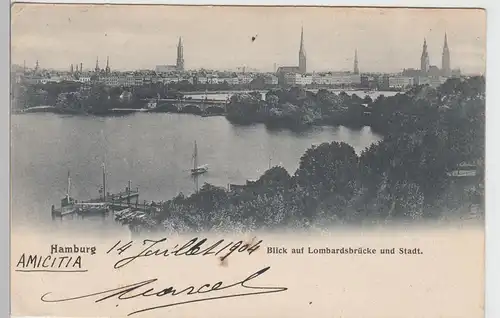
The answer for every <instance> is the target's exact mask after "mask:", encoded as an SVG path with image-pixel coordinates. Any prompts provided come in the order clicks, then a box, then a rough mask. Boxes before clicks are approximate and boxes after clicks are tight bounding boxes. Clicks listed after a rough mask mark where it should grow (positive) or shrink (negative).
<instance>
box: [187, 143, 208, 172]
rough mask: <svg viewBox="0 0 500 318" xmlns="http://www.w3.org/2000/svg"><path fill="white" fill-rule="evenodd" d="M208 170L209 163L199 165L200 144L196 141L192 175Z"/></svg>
mask: <svg viewBox="0 0 500 318" xmlns="http://www.w3.org/2000/svg"><path fill="white" fill-rule="evenodd" d="M207 171H208V165H200V166H199V165H198V146H197V145H196V141H195V142H194V152H193V168H192V169H191V174H192V175H199V174H203V173H205V172H207Z"/></svg>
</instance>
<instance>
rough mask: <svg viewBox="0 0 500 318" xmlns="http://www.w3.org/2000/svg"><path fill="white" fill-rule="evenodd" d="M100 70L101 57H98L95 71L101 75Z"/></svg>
mask: <svg viewBox="0 0 500 318" xmlns="http://www.w3.org/2000/svg"><path fill="white" fill-rule="evenodd" d="M100 70H101V69H100V68H99V57H97V59H96V60H95V69H94V71H95V72H96V73H99V71H100Z"/></svg>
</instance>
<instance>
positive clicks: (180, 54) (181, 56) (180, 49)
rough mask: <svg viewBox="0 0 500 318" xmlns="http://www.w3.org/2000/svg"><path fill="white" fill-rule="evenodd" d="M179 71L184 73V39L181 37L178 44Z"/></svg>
mask: <svg viewBox="0 0 500 318" xmlns="http://www.w3.org/2000/svg"><path fill="white" fill-rule="evenodd" d="M176 66H177V70H178V71H184V45H183V44H182V38H181V37H179V43H178V44H177V65H176Z"/></svg>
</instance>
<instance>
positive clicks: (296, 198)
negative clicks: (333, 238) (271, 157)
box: [131, 78, 484, 232]
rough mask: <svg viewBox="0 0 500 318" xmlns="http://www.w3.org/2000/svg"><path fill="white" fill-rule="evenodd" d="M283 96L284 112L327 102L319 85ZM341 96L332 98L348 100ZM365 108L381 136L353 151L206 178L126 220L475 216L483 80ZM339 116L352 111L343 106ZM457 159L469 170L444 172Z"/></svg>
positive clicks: (340, 149)
mask: <svg viewBox="0 0 500 318" xmlns="http://www.w3.org/2000/svg"><path fill="white" fill-rule="evenodd" d="M289 93H290V92H288V93H287V92H285V93H284V94H285V95H284V96H283V95H282V96H279V94H280V93H279V92H278V94H277V101H278V102H277V103H276V104H275V105H276V106H277V108H278V107H279V105H281V104H282V103H281V102H282V101H283V100H286V99H289V100H290V99H292V98H295V101H296V102H297V104H299V106H295V105H294V107H290V106H287V107H289V108H290V109H292V110H293V111H295V112H291V113H292V114H300V115H303V113H300V111H301V109H302V110H303V108H302V107H301V106H303V105H304V104H306V103H310V102H311V101H316V102H318V100H321V99H323V101H324V100H326V101H332V100H331V99H332V95H329V94H328V93H325V92H323V93H321V92H318V94H320V96H323V97H320V98H318V95H315V96H311V95H309V96H307V95H306V96H305V97H304V96H303V95H302V96H299V97H297V94H296V93H293V94H292V95H291V97H290V94H289ZM299 93H300V92H299ZM294 96H295V97H294ZM340 98H341V99H340V102H341V103H345V102H346V101H347V102H348V103H349V101H352V99H347V98H346V97H345V96H340ZM242 101H245V103H243V102H242ZM275 101H276V99H275ZM338 101H339V99H334V100H333V101H332V102H331V103H325V102H323V103H322V104H319V105H318V104H316V107H318V106H319V108H320V110H321V107H324V106H325V105H327V106H328V105H330V106H332V108H330V109H331V110H333V111H334V112H336V111H339V112H340V113H342V110H340V109H342V107H340V108H338V107H337V106H339V104H338V103H336V102H338ZM232 102H233V105H234V104H236V103H240V104H241V105H246V106H248V107H246V108H240V110H242V109H244V112H245V111H248V110H251V112H250V114H249V113H248V112H247V113H242V114H240V115H243V114H246V115H247V116H248V115H261V114H263V113H262V112H260V111H261V110H262V109H263V108H261V107H260V106H262V105H263V104H262V103H260V102H256V100H255V99H252V96H250V97H248V96H243V97H242V98H241V97H238V98H236V99H235V100H233V101H232ZM301 102H302V103H303V104H300V103H301ZM289 103H290V102H289ZM290 104H291V103H290ZM340 105H342V104H340ZM350 105H352V106H353V107H356V105H354V104H353V103H350ZM382 106H383V107H382ZM311 108H312V109H314V107H311ZM264 109H265V108H264ZM326 109H327V110H328V108H326ZM371 109H372V114H373V113H375V114H376V116H375V117H374V118H373V117H372V118H371V120H372V122H373V123H378V124H380V125H382V124H383V125H385V126H386V127H385V131H386V134H385V137H384V138H383V140H382V141H381V142H379V143H377V144H374V145H372V146H370V147H369V148H368V149H366V150H364V151H363V152H362V153H361V154H359V155H358V154H357V153H356V152H355V151H354V149H353V148H352V147H351V146H350V145H348V144H345V143H342V142H341V143H339V142H327V143H322V144H321V145H319V146H313V147H311V148H309V149H308V150H307V151H306V152H305V153H304V154H303V155H302V157H301V158H300V161H299V167H298V169H297V170H296V171H295V172H294V173H293V174H289V173H288V171H287V170H286V169H284V168H282V167H279V166H275V167H273V168H271V169H269V170H267V171H266V172H264V174H262V175H261V176H260V178H258V179H257V180H256V181H252V182H247V183H246V184H244V185H241V186H233V187H231V186H230V187H229V188H228V189H226V188H221V187H217V186H214V185H211V184H208V183H205V184H204V185H203V186H202V187H201V189H200V190H199V191H198V192H196V193H194V194H192V195H190V196H184V195H183V194H179V195H178V196H176V197H175V198H173V199H171V200H168V201H166V202H165V204H164V205H163V206H162V208H161V210H160V212H159V213H157V214H155V215H150V216H149V218H148V222H147V224H146V223H144V222H142V221H140V220H135V221H134V222H133V223H132V225H131V226H132V227H134V228H135V230H137V229H138V230H140V231H142V230H145V231H147V230H151V229H156V230H158V229H159V230H161V229H163V230H166V231H173V232H178V231H181V232H182V231H218V230H235V229H237V230H244V231H245V230H250V231H251V230H255V229H263V228H264V229H272V228H276V227H308V226H309V225H310V224H317V221H318V220H320V221H321V222H323V223H325V224H336V223H340V224H358V223H363V222H366V221H367V220H378V221H379V222H386V221H388V220H390V221H392V222H396V223H399V222H415V221H418V220H423V219H429V220H433V219H434V220H436V219H441V218H443V217H444V215H443V211H444V212H448V211H455V212H453V213H452V214H456V213H464V212H460V211H462V210H464V209H465V210H464V211H466V212H465V213H468V212H467V209H466V207H468V206H474V207H475V208H474V210H475V211H479V212H478V213H479V215H481V214H483V213H484V207H483V205H482V204H483V200H484V79H483V78H473V79H470V80H468V81H465V82H462V81H460V80H458V81H449V82H447V83H446V84H445V85H443V86H442V87H440V88H439V89H438V90H431V89H429V88H428V87H420V88H418V89H415V90H413V91H411V92H409V93H407V94H404V95H397V96H395V97H394V98H380V99H379V100H378V101H375V102H373V105H372V107H371ZM252 112H253V113H252ZM343 113H344V114H349V115H352V113H349V110H347V111H344V112H343ZM372 116H373V115H372ZM296 118H301V117H296ZM344 118H348V119H352V118H356V117H351V116H346V117H344ZM464 162H469V163H471V165H472V166H474V167H475V170H474V173H473V174H472V175H471V176H470V177H467V178H462V177H459V178H458V177H451V176H453V174H450V173H449V172H450V171H453V170H454V169H457V168H458V167H459V166H460V165H461V164H462V163H464ZM447 217H449V215H448V216H447ZM370 222H372V221H370Z"/></svg>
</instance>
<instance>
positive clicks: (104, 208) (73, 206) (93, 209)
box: [51, 164, 147, 219]
mask: <svg viewBox="0 0 500 318" xmlns="http://www.w3.org/2000/svg"><path fill="white" fill-rule="evenodd" d="M102 168H103V181H102V188H101V189H100V190H99V192H100V193H101V196H100V197H99V198H94V199H90V200H86V201H77V200H75V199H74V198H72V197H71V194H70V193H71V178H70V173H69V172H68V188H67V192H66V197H64V198H63V199H62V200H61V206H60V207H59V208H56V207H55V206H54V205H52V208H51V214H52V219H55V218H63V217H64V216H68V215H75V214H76V215H79V216H82V217H84V216H90V215H102V216H105V215H107V214H108V213H109V211H113V210H122V209H123V208H125V207H130V206H132V202H131V201H132V200H134V199H135V201H136V202H135V206H136V207H135V208H136V209H141V207H139V204H138V203H139V189H138V188H136V189H132V187H131V181H129V183H128V187H126V188H125V190H124V191H121V192H118V193H109V192H107V191H106V169H105V166H104V164H103V166H102ZM146 206H147V205H146V204H144V205H142V207H146Z"/></svg>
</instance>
